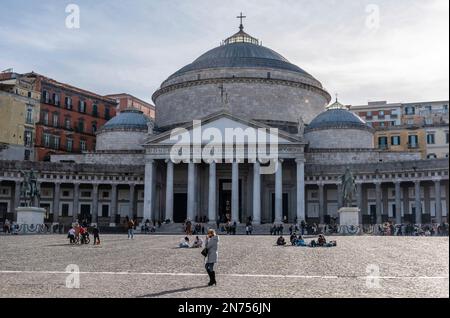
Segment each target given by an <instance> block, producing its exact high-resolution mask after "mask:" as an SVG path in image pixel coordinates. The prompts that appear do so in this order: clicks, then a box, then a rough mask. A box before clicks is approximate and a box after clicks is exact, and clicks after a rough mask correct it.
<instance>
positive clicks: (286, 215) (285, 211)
mask: <svg viewBox="0 0 450 318" xmlns="http://www.w3.org/2000/svg"><path fill="white" fill-rule="evenodd" d="M282 218H283V220H284V219H285V218H286V220H288V221H289V194H288V193H283V215H282ZM273 222H275V193H272V223H273Z"/></svg>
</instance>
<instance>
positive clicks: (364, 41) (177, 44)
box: [0, 0, 449, 105]
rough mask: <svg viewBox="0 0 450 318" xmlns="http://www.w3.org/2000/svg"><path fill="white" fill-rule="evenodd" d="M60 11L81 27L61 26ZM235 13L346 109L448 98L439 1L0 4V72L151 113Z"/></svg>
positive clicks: (56, 0)
mask: <svg viewBox="0 0 450 318" xmlns="http://www.w3.org/2000/svg"><path fill="white" fill-rule="evenodd" d="M69 4H75V5H77V6H78V8H79V9H80V16H79V17H80V20H79V21H80V25H79V28H68V27H67V26H66V20H67V17H68V16H69V15H70V14H71V12H69V13H66V7H67V6H68V5H69ZM240 12H243V13H244V15H246V16H247V18H246V19H245V21H244V25H245V31H246V32H248V33H249V34H251V35H252V36H254V37H256V38H258V39H260V40H261V41H263V45H264V46H267V47H269V48H271V49H273V50H275V51H277V52H278V53H280V54H282V55H283V56H284V57H285V58H287V59H288V60H289V61H290V62H291V63H293V64H296V65H298V66H300V67H301V68H303V69H304V70H306V71H307V72H308V73H310V74H312V75H313V76H314V77H315V78H316V79H318V80H319V81H320V82H321V83H322V84H323V86H324V87H325V89H327V90H328V92H330V94H331V95H333V96H334V94H335V93H338V94H339V99H340V101H341V102H343V103H345V104H352V105H361V104H366V103H367V102H368V101H380V100H387V101H389V102H419V101H437V100H448V98H449V1H448V0H395V1H393V0H245V1H244V0H240V1H238V0H227V1H223V0H126V1H124V0H95V1H94V0H69V1H63V0H39V1H35V0H0V71H1V70H4V69H8V68H13V69H14V71H15V72H18V73H25V72H30V71H35V72H37V73H41V74H43V75H46V76H48V77H51V78H53V79H56V80H58V81H60V82H64V83H68V84H71V85H74V86H77V87H80V88H83V89H86V90H90V91H93V92H96V93H99V94H104V95H106V94H112V93H129V94H132V95H135V96H136V97H138V98H141V99H143V100H145V101H148V102H151V96H152V94H153V93H154V92H155V91H156V90H157V89H158V87H159V86H160V85H161V83H162V82H163V81H164V80H165V79H166V78H167V77H169V76H170V75H171V74H172V73H174V72H176V71H177V70H178V69H180V68H182V67H183V66H185V65H187V64H189V63H191V62H193V61H194V60H195V59H196V58H197V57H199V56H200V55H202V54H203V53H205V52H207V51H208V50H210V49H212V48H214V47H216V46H218V45H219V44H220V42H221V41H222V40H224V39H225V38H227V37H228V36H230V35H232V34H234V33H235V32H237V31H238V26H239V21H238V20H237V19H236V16H237V15H239V13H240ZM69 20H70V19H69ZM71 21H73V20H71Z"/></svg>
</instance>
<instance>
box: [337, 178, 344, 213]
mask: <svg viewBox="0 0 450 318" xmlns="http://www.w3.org/2000/svg"><path fill="white" fill-rule="evenodd" d="M342 188H343V187H342V183H338V184H337V205H338V210H339V209H340V208H342V207H343V206H344V198H343V193H342Z"/></svg>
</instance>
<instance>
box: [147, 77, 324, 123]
mask: <svg viewBox="0 0 450 318" xmlns="http://www.w3.org/2000/svg"><path fill="white" fill-rule="evenodd" d="M219 85H220V84H219V83H208V84H203V85H195V86H188V87H184V88H177V89H174V90H171V91H168V92H165V93H164V94H162V95H160V96H159V97H158V98H157V99H156V100H155V102H156V125H157V126H158V127H160V128H163V127H167V126H173V125H176V124H183V123H187V122H192V120H194V119H201V118H203V117H206V116H208V115H210V114H213V113H216V112H218V111H221V110H223V109H224V105H223V103H222V101H221V93H220V90H219V88H218V86H219ZM224 86H225V88H226V90H227V94H228V108H229V110H230V111H231V113H232V114H233V115H236V116H238V117H242V118H245V119H254V120H272V121H284V122H293V123H296V122H297V121H298V118H299V117H300V116H303V118H304V120H305V121H306V122H310V121H311V120H312V119H313V118H314V117H316V116H317V115H318V114H320V113H321V112H322V111H323V110H324V108H325V106H326V104H327V103H328V99H327V98H326V97H325V95H323V94H320V93H319V92H316V91H313V90H308V89H306V88H302V87H297V86H288V85H282V84H280V83H275V82H271V81H268V82H265V81H256V80H255V81H254V82H251V81H248V82H239V81H236V82H229V83H226V84H224Z"/></svg>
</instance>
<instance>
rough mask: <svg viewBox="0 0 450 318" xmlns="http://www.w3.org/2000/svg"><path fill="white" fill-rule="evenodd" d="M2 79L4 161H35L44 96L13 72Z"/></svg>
mask: <svg viewBox="0 0 450 318" xmlns="http://www.w3.org/2000/svg"><path fill="white" fill-rule="evenodd" d="M2 75H4V76H3V78H2V79H1V80H0V160H33V159H34V140H35V124H36V122H38V120H39V105H40V104H39V100H40V93H39V92H36V91H35V89H34V83H33V82H32V81H27V80H25V79H21V78H20V77H16V75H15V74H14V73H11V74H10V76H9V78H8V77H7V76H5V74H2Z"/></svg>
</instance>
